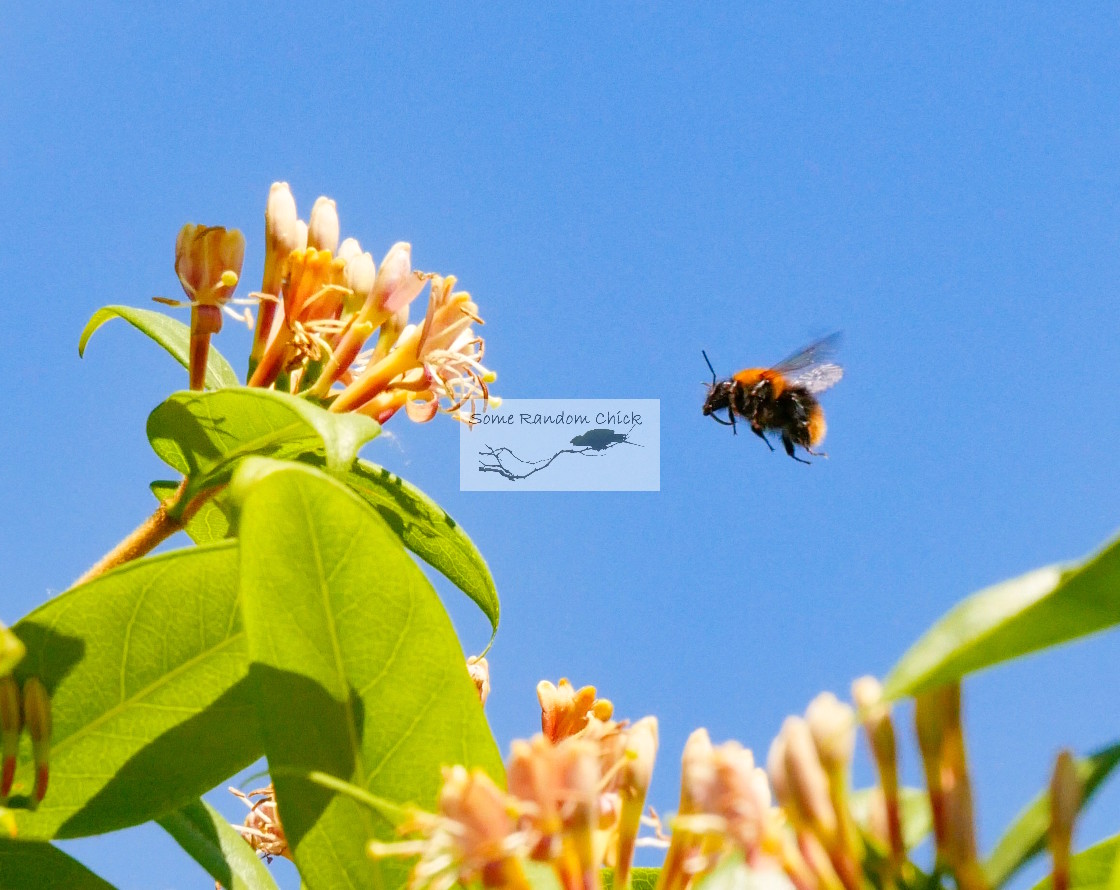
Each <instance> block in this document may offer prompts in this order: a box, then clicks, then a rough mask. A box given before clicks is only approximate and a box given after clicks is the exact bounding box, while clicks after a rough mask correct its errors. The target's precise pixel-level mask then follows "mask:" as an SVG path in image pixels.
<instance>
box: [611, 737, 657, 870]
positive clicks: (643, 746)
mask: <svg viewBox="0 0 1120 890" xmlns="http://www.w3.org/2000/svg"><path fill="white" fill-rule="evenodd" d="M621 741H622V748H623V753H622V760H621V762H620V763H621V766H620V768H619V769H618V771H617V774H616V776H615V778H614V781H613V783H612V784H613V786H614V787H615V788H616V789H617V790H616V792H615V793H617V794H618V796H619V799H620V803H621V805H620V807H619V811H618V819H617V823H616V826H615V827H614V830H613V831H612V832H610V834H611V835H613V839H614V845H613V846H614V856H613V862H612V863H611V864H613V865H614V866H615V876H614V880H615V886H616V887H619V888H625V887H628V886H629V881H630V865H631V863H632V862H633V859H634V848H635V846H636V845H637V841H638V832H639V830H640V829H641V823H642V810H643V808H644V807H645V800H646V792H648V791H649V784H650V780H651V779H652V778H653V764H654V761H655V760H656V759H657V744H658V739H657V718H656V717H644V718H642V719H641V720H639V721H638V722H637V723H635V724H634V725H633V726H631V727H629V728H628V729H626V730H625V731H624V732H623V733H622V734H621ZM608 841H609V838H608ZM608 849H609V847H608Z"/></svg>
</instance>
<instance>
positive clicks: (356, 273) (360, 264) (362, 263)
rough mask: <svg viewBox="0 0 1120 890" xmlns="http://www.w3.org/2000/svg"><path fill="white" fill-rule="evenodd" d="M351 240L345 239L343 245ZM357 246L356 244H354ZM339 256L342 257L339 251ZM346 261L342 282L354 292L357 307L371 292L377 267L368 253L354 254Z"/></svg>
mask: <svg viewBox="0 0 1120 890" xmlns="http://www.w3.org/2000/svg"><path fill="white" fill-rule="evenodd" d="M350 241H352V239H350V238H347V239H346V241H345V242H343V243H344V245H345V244H346V243H349V242H350ZM354 244H355V245H357V242H356V241H355V242H354ZM339 256H340V257H342V252H341V251H339ZM342 258H344V259H346V268H345V269H344V271H343V280H344V281H345V283H346V286H347V287H348V288H350V290H352V291H353V292H354V296H355V298H356V303H357V305H358V306H360V305H361V304H362V302H363V301H364V300H365V298H366V297H367V296H368V295H369V293H370V291H372V290H373V282H374V280H375V279H376V277H377V266H376V265H375V264H374V262H373V256H372V255H371V254H369V253H356V254H354V255H353V256H351V257H349V258H345V257H342Z"/></svg>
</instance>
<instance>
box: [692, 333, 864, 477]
mask: <svg viewBox="0 0 1120 890" xmlns="http://www.w3.org/2000/svg"><path fill="white" fill-rule="evenodd" d="M839 342H840V335H839V334H838V333H837V334H830V335H829V336H827V337H823V338H821V339H820V340H817V341H816V342H815V343H811V344H810V345H808V346H806V347H805V348H804V349H802V350H801V351H800V352H797V353H794V354H793V355H791V356H790V357H789V358H787V359H785V360H784V361H781V362H778V364H776V365H774V367H772V368H747V369H746V370H744V371H740V372H739V373H738V374H735V375H734V376H733V377H731V378H730V379H728V380H718V379H717V378H716V371H715V368H713V367H712V363H711V360H710V359H709V358H708V353H706V352H704V353H703V355H704V361H706V362H707V363H708V370H709V371H711V372H712V382H711V383H710V384H706V385H707V386H708V396H707V398H705V399H704V416H705V417H711V418H713V419H714V420H717V421H719V422H720V423H722V424H724V425H725V426H730V427H731V429H732V431H734V432H736V433H737V432H738V430H737V429H736V428H735V418H736V417H737V416H738V417H740V418H742V419H743V420H745V421H747V423H749V424H750V427H751V432H753V433H754V434H755V435H756V436H758V437H759V438H760V439H762V441H763V442H765V443H766V445H767V447H769V449H770V450H771V451H773V450H774V446H773V445H771V444H770V440H769V439H767V438H766V431H767V430H778V431H780V432H781V434H782V445H783V446H785V449H786V454H788V455H789V456H790V457H792V458H793V459H794V460H796V461H800V462H801V463H803V464H807V463H809V461H807V460H804V459H803V458H800V457H798V456H797V455H796V454H795V453H794V446H795V445H800V446H801V447H802V448H804V449H805V451H806V452H808V453H809V454H812V455H815V456H816V457H827V456H828V455H826V454H825V453H824V452H823V451H814V450H813V449H814V448H815V447H816V446H818V445H820V443H821V442H823V441H824V434H825V429H826V426H825V422H824V411H822V410H821V405H820V402H818V401H817V398H816V396H817V393H820V392H824V391H825V390H826V389H828V388H829V387H831V386H833V385H835V384H836V383H837V381H839V380H840V378H841V377H843V376H844V369H843V368H841V367H840V366H839V365H838V364H835V363H834V362H832V361H829V359H831V358H832V356H833V355H834V353H835V352H836V347H837V345H838V344H839ZM725 409H726V411H727V418H728V419H727V420H724V419H723V418H722V417H720V416H719V414H718V413H717V412H719V411H723V410H725Z"/></svg>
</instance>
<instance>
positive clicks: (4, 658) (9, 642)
mask: <svg viewBox="0 0 1120 890" xmlns="http://www.w3.org/2000/svg"><path fill="white" fill-rule="evenodd" d="M24 653H25V650H24V646H23V643H21V642H20V639H19V637H17V636H16V635H15V634H14V633H12V632H11V631H10V630H8V628H6V627H5V626H4V625H3V624H0V677H3V676H5V675H6V674H10V673H11V672H12V668H14V667H15V666H16V665H17V664H19V662H20V659H21V658H23V656H24Z"/></svg>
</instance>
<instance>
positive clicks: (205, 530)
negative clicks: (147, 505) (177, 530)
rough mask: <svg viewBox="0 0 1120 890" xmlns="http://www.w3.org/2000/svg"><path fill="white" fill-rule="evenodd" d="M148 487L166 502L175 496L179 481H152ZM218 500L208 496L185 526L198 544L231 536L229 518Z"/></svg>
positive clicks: (190, 536)
mask: <svg viewBox="0 0 1120 890" xmlns="http://www.w3.org/2000/svg"><path fill="white" fill-rule="evenodd" d="M148 487H149V488H150V489H151V490H152V494H154V495H155V496H156V499H157V500H158V501H160V502H166V501H169V500H171V498H173V497H174V496H175V492H176V491H177V490H178V488H179V483H178V482H167V481H164V480H160V481H156V482H152V483H151V484H149V486H148ZM218 500H219V498H217V497H212V498H207V499H206V500H205V501H203V502H202V505H201V506H200V507H199V508H198V510H196V511H195V513H194V515H193V516H191V518H190V519H188V520H187V524H186V525H185V526H183V531H185V532H186V533H187V536H188V537H189V538H190V539H191V540H192V541H194V542H195V543H196V544H209V543H211V542H213V541H221V540H224V539H225V538H227V537H229V528H230V526H229V520H228V519H227V518H226V514H225V513H223V512H222V508H221V507H220V506H218V503H217V502H218Z"/></svg>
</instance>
